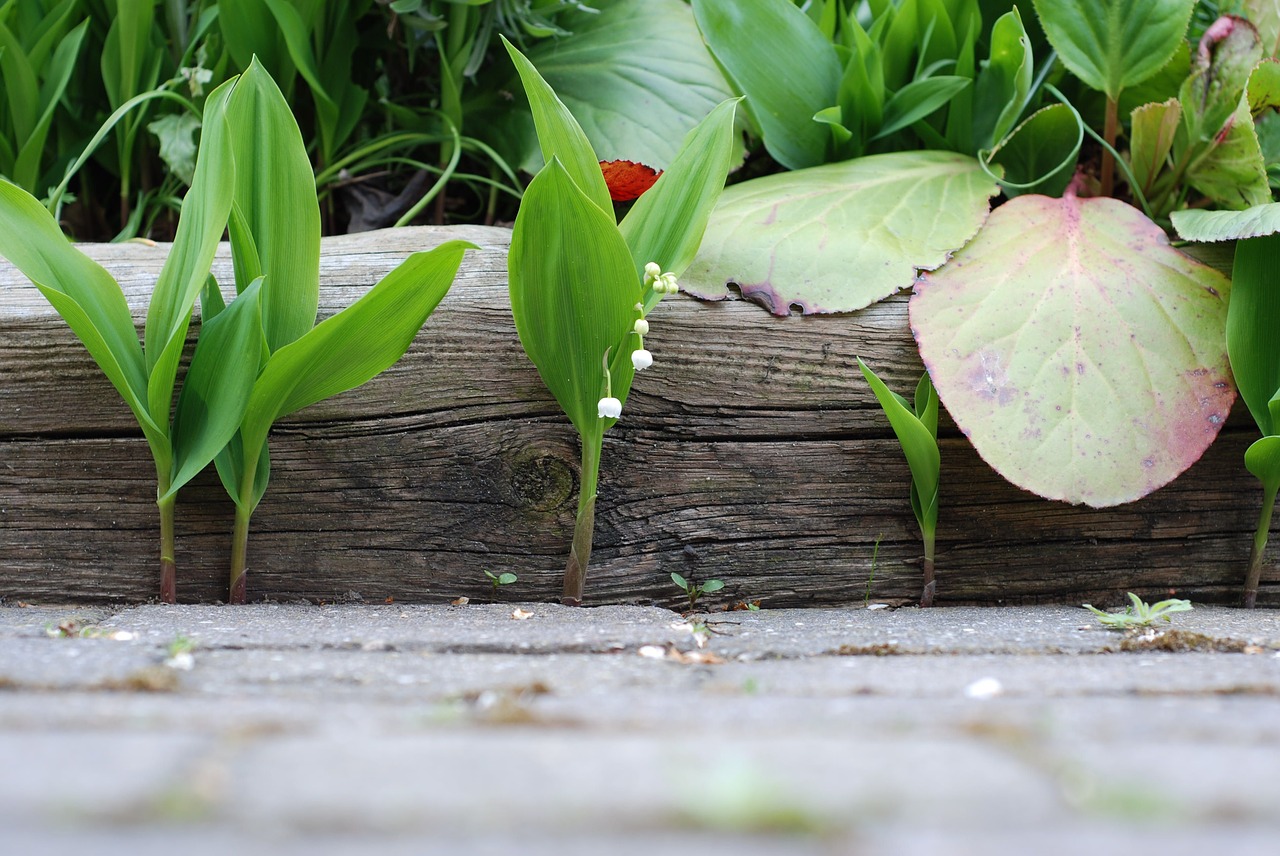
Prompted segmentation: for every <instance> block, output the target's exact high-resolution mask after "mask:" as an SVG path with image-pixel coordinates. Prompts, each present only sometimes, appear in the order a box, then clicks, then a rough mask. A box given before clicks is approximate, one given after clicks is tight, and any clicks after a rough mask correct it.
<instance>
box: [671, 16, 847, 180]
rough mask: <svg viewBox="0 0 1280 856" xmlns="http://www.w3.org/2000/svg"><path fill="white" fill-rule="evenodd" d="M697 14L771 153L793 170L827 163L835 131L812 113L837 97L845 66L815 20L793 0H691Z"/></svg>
mask: <svg viewBox="0 0 1280 856" xmlns="http://www.w3.org/2000/svg"><path fill="white" fill-rule="evenodd" d="M693 13H694V16H695V17H696V18H697V21H698V28H699V29H701V30H702V35H703V37H704V38H705V39H706V40H707V44H708V45H710V47H711V52H712V53H714V54H715V56H716V59H717V60H719V61H720V65H721V66H722V67H723V68H724V69H725V70H726V72H727V73H728V75H729V77H730V78H731V79H732V81H733V82H734V84H735V85H736V86H737V88H738V90H739V91H740V92H742V94H743V95H745V96H746V97H747V103H748V104H749V105H750V107H751V111H752V115H753V116H754V117H755V119H756V121H757V122H758V123H759V124H760V131H761V134H762V135H763V137H764V144H765V148H767V149H768V150H769V154H771V155H772V156H773V158H774V159H775V160H776V161H778V163H780V164H782V165H783V166H785V167H787V168H788V169H801V168H803V167H810V166H817V165H818V164H820V163H823V162H824V161H825V160H826V159H827V146H828V140H829V139H830V132H829V131H828V130H827V129H826V127H824V126H823V125H822V124H821V123H818V122H814V121H813V116H814V114H815V113H817V112H818V111H819V110H824V109H826V108H827V107H830V106H832V105H833V104H836V103H838V99H839V91H840V79H841V77H842V71H841V68H840V63H839V62H838V61H837V60H836V53H835V49H834V48H833V47H832V46H831V42H829V41H828V40H827V39H826V37H824V36H823V35H822V31H821V30H819V29H818V27H817V25H816V24H814V23H813V21H811V20H810V19H809V17H808V16H806V15H805V14H804V13H803V12H801V11H800V10H799V9H797V8H796V7H795V5H793V4H792V3H791V0H693Z"/></svg>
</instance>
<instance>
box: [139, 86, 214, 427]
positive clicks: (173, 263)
mask: <svg viewBox="0 0 1280 856" xmlns="http://www.w3.org/2000/svg"><path fill="white" fill-rule="evenodd" d="M234 85H235V82H234V81H227V82H226V83H224V84H222V85H221V86H219V87H218V88H217V89H215V90H214V91H213V93H212V94H210V95H209V98H208V100H207V101H206V102H205V108H204V122H203V125H202V127H203V131H202V132H201V135H200V148H199V153H198V155H197V159H196V172H195V177H194V178H193V180H192V183H191V189H190V190H189V191H187V195H186V198H185V199H184V200H183V203H182V217H181V218H179V220H178V231H177V234H176V235H175V236H174V239H173V246H172V247H171V248H170V250H169V255H168V257H167V258H166V259H165V261H164V266H163V267H162V268H161V269H160V276H159V278H158V279H157V280H156V286H155V290H154V291H153V292H152V294H151V304H150V306H148V307H147V324H146V331H145V337H144V338H145V343H146V348H145V355H146V359H147V371H148V375H149V376H148V401H149V405H148V406H149V409H150V412H151V416H152V419H154V420H155V421H156V422H157V423H158V424H164V423H167V422H168V421H169V410H170V408H171V407H173V386H174V379H175V377H176V376H177V372H178V361H179V359H180V358H181V356H182V349H183V346H184V345H185V344H186V339H187V328H188V327H189V326H190V323H191V310H192V307H193V306H194V305H195V302H196V297H197V295H199V293H200V290H201V289H202V288H203V287H204V284H205V281H206V280H207V279H208V276H209V267H210V266H211V265H212V264H213V256H214V254H215V253H216V252H217V251H218V242H219V241H220V240H222V233H223V231H224V230H225V229H226V225H227V215H228V213H229V212H230V210H231V195H232V192H233V191H234V188H235V163H234V160H233V157H232V152H231V140H230V137H229V135H228V129H227V123H226V106H227V100H228V98H229V97H230V95H231V91H232V87H233V86H234Z"/></svg>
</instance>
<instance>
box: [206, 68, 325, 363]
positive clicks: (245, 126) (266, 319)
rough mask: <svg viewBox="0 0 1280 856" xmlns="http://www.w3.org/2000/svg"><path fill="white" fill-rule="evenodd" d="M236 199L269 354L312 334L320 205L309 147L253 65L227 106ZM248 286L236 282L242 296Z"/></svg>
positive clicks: (273, 89) (317, 295)
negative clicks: (252, 255) (254, 266)
mask: <svg viewBox="0 0 1280 856" xmlns="http://www.w3.org/2000/svg"><path fill="white" fill-rule="evenodd" d="M227 122H228V124H229V126H230V128H231V139H232V145H233V146H234V152H235V162H236V183H235V194H234V200H235V204H236V206H237V208H238V209H239V212H240V214H241V215H242V216H243V218H244V227H245V229H246V230H247V232H248V234H250V235H252V236H253V240H254V243H255V245H256V250H257V256H258V258H259V260H260V262H261V268H260V270H258V271H256V272H255V274H254V275H255V277H256V276H257V275H259V274H260V275H264V276H266V278H267V283H266V287H265V289H264V291H263V294H262V326H263V329H264V330H265V331H266V335H267V344H268V345H269V346H270V348H271V350H272V351H275V350H277V349H279V348H280V347H282V346H284V345H287V344H288V343H290V342H292V341H294V340H295V339H297V338H298V337H299V336H301V335H302V334H303V333H306V332H307V331H308V330H310V329H311V328H312V326H313V325H314V324H315V320H316V308H317V306H318V305H319V301H320V204H319V202H318V201H317V198H316V182H315V176H314V174H313V173H312V171H311V162H310V160H309V159H308V158H307V148H306V144H305V143H304V142H303V140H302V133H301V132H300V131H299V130H298V123H297V122H296V121H295V120H294V118H293V112H292V111H291V110H290V109H289V105H288V103H287V102H286V101H285V99H284V96H283V95H282V94H281V93H280V89H279V88H278V87H277V86H276V84H275V82H274V81H273V80H272V79H271V75H269V74H267V71H266V69H264V68H263V67H262V65H261V64H260V63H258V62H257V61H256V60H255V61H254V62H253V63H251V64H250V66H249V69H248V71H246V72H245V73H244V74H242V75H241V76H240V80H239V82H238V83H237V84H236V87H235V90H234V91H233V92H232V94H231V99H230V101H229V102H228V104H227ZM245 285H247V283H238V284H237V288H238V289H243V288H244V287H245Z"/></svg>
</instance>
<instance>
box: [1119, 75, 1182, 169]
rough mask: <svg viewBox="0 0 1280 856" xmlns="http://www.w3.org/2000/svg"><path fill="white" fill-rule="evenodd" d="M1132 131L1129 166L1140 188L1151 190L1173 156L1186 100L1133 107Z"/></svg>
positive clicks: (1174, 99)
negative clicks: (1171, 155) (1183, 102)
mask: <svg viewBox="0 0 1280 856" xmlns="http://www.w3.org/2000/svg"><path fill="white" fill-rule="evenodd" d="M1131 120H1132V121H1131V124H1130V128H1131V130H1130V132H1129V167H1130V169H1132V170H1133V180H1134V181H1135V182H1137V184H1138V189H1139V190H1141V191H1142V192H1143V193H1146V192H1148V191H1149V190H1150V189H1151V187H1152V184H1153V183H1154V182H1155V180H1156V179H1157V178H1159V176H1160V173H1161V172H1162V171H1163V170H1164V168H1165V165H1166V164H1167V162H1168V160H1169V153H1170V152H1171V151H1173V143H1174V140H1175V139H1176V137H1177V133H1178V127H1179V125H1180V124H1181V121H1182V103H1181V102H1180V101H1178V99H1176V98H1170V99H1169V100H1168V101H1163V102H1152V103H1150V104H1143V105H1142V106H1141V107H1139V108H1137V109H1136V110H1134V111H1133V114H1132V117H1131Z"/></svg>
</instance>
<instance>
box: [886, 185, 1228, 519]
mask: <svg viewBox="0 0 1280 856" xmlns="http://www.w3.org/2000/svg"><path fill="white" fill-rule="evenodd" d="M1228 289H1229V281H1228V280H1227V278H1226V277H1225V276H1223V275H1222V274H1220V273H1218V272H1217V271H1214V270H1213V269H1211V268H1209V267H1206V266H1204V265H1202V264H1200V263H1198V262H1195V261H1192V260H1191V259H1190V258H1188V257H1186V256H1184V255H1182V254H1181V253H1179V252H1177V251H1176V250H1174V249H1172V248H1171V247H1170V246H1169V244H1168V240H1167V238H1166V237H1165V235H1164V232H1163V231H1162V230H1161V229H1160V228H1159V227H1158V226H1156V225H1155V224H1154V223H1152V222H1151V221H1149V220H1147V219H1146V218H1145V217H1144V216H1143V215H1142V214H1141V213H1140V212H1138V211H1137V210H1136V209H1134V208H1132V207H1130V206H1128V205H1125V204H1124V203H1122V202H1118V201H1116V200H1112V199H1078V198H1076V197H1075V195H1074V194H1071V193H1068V195H1067V196H1065V197H1063V198H1062V199H1050V198H1048V197H1043V196H1020V197H1018V198H1017V199H1014V200H1011V201H1010V202H1008V203H1006V204H1005V205H1003V206H1001V207H1000V208H998V209H996V210H995V211H994V212H993V213H992V215H991V217H990V218H989V219H988V220H987V223H986V225H985V226H984V227H983V229H982V232H981V233H980V234H979V235H978V237H977V238H975V239H974V241H973V242H972V243H971V244H969V245H968V246H967V247H965V248H964V249H963V250H962V251H960V252H959V253H957V254H956V256H955V258H954V259H952V260H951V262H950V263H949V264H948V265H947V266H946V267H945V268H943V269H942V270H941V271H938V272H937V273H935V274H930V275H927V276H926V277H924V278H923V280H922V281H921V282H920V283H918V284H917V286H916V293H915V295H914V297H913V298H912V300H911V324H912V329H913V330H914V331H915V334H916V340H917V342H918V344H919V346H920V354H921V356H922V358H923V359H924V362H925V365H926V367H927V368H928V369H929V374H930V376H931V377H932V378H933V382H934V384H935V385H936V387H937V389H938V394H939V395H940V396H941V397H942V401H943V403H944V404H945V405H946V407H947V410H948V411H949V412H950V414H951V416H952V417H953V418H954V419H955V421H956V424H957V425H958V426H960V428H961V430H962V431H964V432H965V434H966V435H967V436H968V437H969V440H970V442H972V443H973V446H974V448H975V449H977V451H978V453H979V454H980V455H981V456H982V457H983V459H984V460H986V461H987V463H988V464H990V465H991V466H992V467H993V468H995V469H996V471H997V472H999V473H1000V474H1001V475H1003V476H1004V477H1005V478H1006V479H1008V480H1009V481H1011V482H1013V483H1014V484H1016V485H1018V486H1019V487H1022V488H1024V489H1026V490H1029V491H1032V492H1033V493H1037V494H1039V495H1041V496H1044V497H1048V498H1050V499H1061V500H1066V501H1068V502H1075V503H1085V504H1087V505H1091V506H1094V507H1103V506H1110V505H1118V504H1120V503H1123V502H1129V501H1131V500H1135V499H1138V498H1140V497H1142V496H1145V495H1147V494H1148V493H1150V492H1151V491H1153V490H1155V489H1156V488H1158V487H1160V486H1162V485H1164V484H1166V483H1167V482H1169V481H1170V480H1172V479H1173V478H1174V477H1175V476H1177V475H1178V474H1179V473H1181V472H1182V471H1183V470H1185V469H1186V468H1187V467H1189V466H1190V465H1191V464H1192V463H1194V462H1195V461H1196V460H1197V459H1198V458H1199V457H1200V455H1201V454H1202V453H1203V452H1204V450H1205V449H1206V448H1207V447H1208V446H1209V444H1210V443H1211V442H1212V441H1213V439H1214V437H1216V436H1217V434H1218V431H1219V429H1220V428H1221V427H1222V424H1223V423H1224V422H1225V421H1226V418H1227V413H1228V411H1229V410H1230V408H1231V402H1232V400H1233V399H1234V397H1235V390H1234V389H1233V388H1232V385H1231V380H1230V369H1229V366H1228V363H1227V354H1226V344H1225V342H1224V337H1223V330H1224V329H1225V323H1226V299H1227V293H1228Z"/></svg>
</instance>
